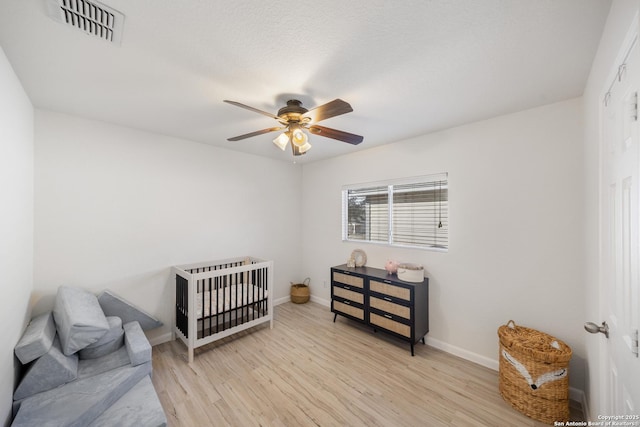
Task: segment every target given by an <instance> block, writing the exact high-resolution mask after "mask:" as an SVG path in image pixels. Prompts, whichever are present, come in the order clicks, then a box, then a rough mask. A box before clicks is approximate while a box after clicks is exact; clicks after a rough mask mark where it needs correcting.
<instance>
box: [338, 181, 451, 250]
mask: <svg viewBox="0 0 640 427" xmlns="http://www.w3.org/2000/svg"><path fill="white" fill-rule="evenodd" d="M448 178H449V174H448V173H447V172H443V173H438V174H433V175H423V176H417V177H411V178H403V179H394V180H387V181H377V182H370V183H362V184H350V185H345V186H343V187H342V240H343V241H344V242H357V243H369V244H382V245H387V246H396V247H403V248H414V249H423V250H430V251H438V252H448V250H449V184H448V182H449V181H448ZM435 183H438V184H437V185H438V187H437V189H438V190H439V191H442V190H444V199H441V200H438V201H437V203H439V204H438V208H439V209H441V208H442V207H444V216H441V214H440V213H439V214H438V215H439V218H443V219H444V228H443V231H442V235H441V236H439V237H438V239H436V240H437V241H438V242H440V243H441V244H437V242H435V243H434V244H411V243H403V242H399V241H397V240H400V238H398V239H396V237H395V235H394V226H393V223H394V217H393V210H394V204H393V195H394V192H396V191H395V187H398V186H405V188H406V186H407V185H420V184H425V185H426V186H428V187H429V186H432V185H434V184H435ZM435 188H436V187H434V189H435ZM350 191H351V192H352V195H353V192H357V191H360V192H363V194H364V193H367V192H373V194H380V195H381V196H382V197H384V194H385V192H386V197H387V203H386V206H384V208H383V209H382V210H380V211H378V212H382V215H383V216H382V217H381V219H383V220H386V221H388V223H387V224H386V228H387V229H388V230H387V231H386V237H384V234H385V233H384V228H385V225H383V227H382V230H383V234H379V235H378V237H379V238H378V239H376V240H371V236H370V235H369V236H367V237H365V238H359V239H353V238H349V227H350V226H351V227H354V225H353V224H349V211H348V209H349V192H350ZM405 191H406V190H405ZM442 196H443V195H442V193H439V194H438V197H442ZM434 203H436V202H434ZM367 213H368V211H367ZM366 222H367V223H369V221H368V220H367V221H366ZM416 224H417V225H418V224H420V223H416ZM408 225H409V226H410V227H411V226H413V224H412V223H409V224H408ZM422 225H424V223H422ZM370 228H371V226H369V227H367V231H365V233H364V234H365V235H366V234H368V231H369V229H370ZM442 242H444V243H443V244H442Z"/></svg>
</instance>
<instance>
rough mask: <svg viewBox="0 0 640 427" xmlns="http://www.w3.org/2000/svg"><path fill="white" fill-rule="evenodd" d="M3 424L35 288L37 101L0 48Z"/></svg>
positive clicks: (8, 411)
mask: <svg viewBox="0 0 640 427" xmlns="http://www.w3.org/2000/svg"><path fill="white" fill-rule="evenodd" d="M0 203H1V205H0V206H1V207H0V277H2V280H0V293H1V294H2V297H0V325H2V329H1V330H2V332H1V333H0V334H1V335H0V336H1V339H0V341H1V342H2V346H1V347H0V425H8V423H9V421H10V416H11V402H12V401H13V388H14V381H15V375H16V371H17V370H18V368H19V366H20V362H19V361H18V360H17V359H16V358H15V357H14V355H13V348H14V347H15V345H16V343H17V342H18V340H19V339H20V337H21V336H22V332H23V331H24V328H25V326H26V324H27V322H28V319H29V314H30V307H29V297H30V295H31V290H32V288H33V106H32V105H31V102H30V101H29V98H28V97H27V95H26V93H25V92H24V90H23V88H22V85H21V84H20V81H19V80H18V78H17V76H16V75H15V73H14V72H13V69H12V68H11V65H10V64H9V61H8V60H7V57H6V56H5V54H4V51H3V50H2V48H0Z"/></svg>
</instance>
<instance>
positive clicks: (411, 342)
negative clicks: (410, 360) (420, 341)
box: [411, 342, 413, 356]
mask: <svg viewBox="0 0 640 427" xmlns="http://www.w3.org/2000/svg"><path fill="white" fill-rule="evenodd" d="M411 356H413V342H411Z"/></svg>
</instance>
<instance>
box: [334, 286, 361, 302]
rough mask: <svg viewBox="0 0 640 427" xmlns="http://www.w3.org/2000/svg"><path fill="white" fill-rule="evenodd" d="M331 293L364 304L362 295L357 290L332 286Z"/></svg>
mask: <svg viewBox="0 0 640 427" xmlns="http://www.w3.org/2000/svg"><path fill="white" fill-rule="evenodd" d="M333 295H335V296H338V297H340V298H344V299H348V300H351V301H354V302H357V303H360V304H364V295H362V294H361V293H359V292H353V291H350V290H347V289H343V288H341V287H339V286H334V287H333Z"/></svg>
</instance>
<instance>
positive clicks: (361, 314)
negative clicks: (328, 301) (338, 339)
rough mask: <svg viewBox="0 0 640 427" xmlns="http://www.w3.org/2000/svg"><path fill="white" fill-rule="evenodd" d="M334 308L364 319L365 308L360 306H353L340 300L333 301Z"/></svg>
mask: <svg viewBox="0 0 640 427" xmlns="http://www.w3.org/2000/svg"><path fill="white" fill-rule="evenodd" d="M333 309H334V310H336V311H339V312H341V313H344V314H348V315H349V316H353V317H355V318H357V319H360V320H364V310H363V309H361V308H358V307H352V306H350V305H348V304H344V303H342V302H340V301H333Z"/></svg>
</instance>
